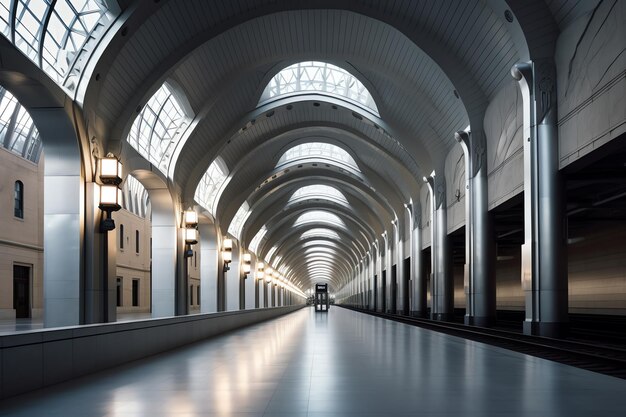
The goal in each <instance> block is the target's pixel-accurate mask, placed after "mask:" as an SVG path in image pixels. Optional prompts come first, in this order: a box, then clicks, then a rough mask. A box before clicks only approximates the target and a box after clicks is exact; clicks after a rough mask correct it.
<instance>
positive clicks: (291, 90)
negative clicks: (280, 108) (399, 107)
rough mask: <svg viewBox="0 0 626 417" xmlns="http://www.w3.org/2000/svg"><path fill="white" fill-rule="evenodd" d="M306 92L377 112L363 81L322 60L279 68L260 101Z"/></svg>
mask: <svg viewBox="0 0 626 417" xmlns="http://www.w3.org/2000/svg"><path fill="white" fill-rule="evenodd" d="M306 92H319V93H322V94H327V95H330V96H334V97H337V98H340V99H343V100H348V101H350V102H351V103H353V104H356V105H358V106H359V107H361V108H363V109H364V110H367V111H369V112H371V113H374V114H375V115H376V116H378V108H377V107H376V103H374V98H373V97H372V95H371V94H370V92H369V91H368V90H367V88H365V86H364V85H363V83H361V82H360V81H359V80H358V79H357V78H356V77H355V76H353V75H352V74H350V73H349V72H348V71H346V70H344V69H343V68H340V67H338V66H336V65H332V64H329V63H327V62H320V61H308V62H299V63H297V64H293V65H290V66H288V67H287V68H285V69H283V70H282V71H280V72H279V73H278V74H276V75H275V76H274V78H272V79H271V81H270V82H269V84H268V85H267V86H266V87H265V90H263V94H262V95H261V99H260V100H259V105H261V104H264V103H265V102H267V101H270V100H272V99H275V98H277V97H281V96H289V95H297V94H302V93H306Z"/></svg>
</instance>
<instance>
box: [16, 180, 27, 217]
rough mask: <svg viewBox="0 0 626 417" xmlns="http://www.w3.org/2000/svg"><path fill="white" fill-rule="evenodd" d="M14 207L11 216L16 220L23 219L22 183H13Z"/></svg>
mask: <svg viewBox="0 0 626 417" xmlns="http://www.w3.org/2000/svg"><path fill="white" fill-rule="evenodd" d="M14 196H15V206H14V210H13V215H14V216H15V217H17V218H20V219H23V218H24V183H22V181H15V192H14Z"/></svg>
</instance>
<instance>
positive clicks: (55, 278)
mask: <svg viewBox="0 0 626 417" xmlns="http://www.w3.org/2000/svg"><path fill="white" fill-rule="evenodd" d="M28 111H29V112H30V115H31V116H32V118H33V119H34V120H35V121H36V123H37V128H38V129H39V132H40V134H41V137H42V140H43V144H44V149H45V164H44V207H43V216H44V220H43V228H44V232H43V246H44V253H43V259H44V265H43V277H44V278H43V285H44V289H43V297H44V326H45V327H57V326H71V325H77V324H80V321H81V285H82V281H83V279H84V276H83V274H84V272H83V271H84V269H83V266H84V264H83V256H82V254H83V250H84V246H83V244H84V243H83V233H84V229H83V228H84V223H83V222H84V201H85V188H84V187H85V179H84V177H83V176H82V174H81V172H82V169H83V163H82V160H81V154H80V150H79V144H78V139H77V136H76V131H75V129H74V126H73V125H72V123H71V122H70V120H69V118H68V117H67V114H66V113H65V111H64V109H63V108H29V109H28Z"/></svg>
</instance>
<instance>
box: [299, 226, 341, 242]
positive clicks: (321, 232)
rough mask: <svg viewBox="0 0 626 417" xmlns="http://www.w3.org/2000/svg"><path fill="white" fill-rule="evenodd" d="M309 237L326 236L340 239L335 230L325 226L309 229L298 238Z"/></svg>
mask: <svg viewBox="0 0 626 417" xmlns="http://www.w3.org/2000/svg"><path fill="white" fill-rule="evenodd" d="M310 237H326V238H329V239H335V240H340V238H339V234H338V233H337V232H335V231H334V230H330V229H325V228H315V229H309V230H307V231H306V232H304V233H302V236H300V239H308V238H310Z"/></svg>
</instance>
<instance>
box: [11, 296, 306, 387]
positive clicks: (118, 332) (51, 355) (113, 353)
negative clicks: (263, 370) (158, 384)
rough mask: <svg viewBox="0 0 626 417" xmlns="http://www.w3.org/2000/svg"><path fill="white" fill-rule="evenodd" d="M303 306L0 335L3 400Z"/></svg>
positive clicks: (277, 315)
mask: <svg viewBox="0 0 626 417" xmlns="http://www.w3.org/2000/svg"><path fill="white" fill-rule="evenodd" d="M302 307H304V306H303V305H297V306H290V307H281V308H270V309H261V310H254V311H240V312H226V313H213V314H199V315H193V316H183V317H170V318H163V319H152V320H141V321H134V322H125V323H108V324H99V325H90V326H75V327H64V328H57V329H45V330H36V331H29V332H22V333H18V334H12V335H7V336H0V374H1V379H0V398H7V397H10V396H13V395H18V394H21V393H25V392H28V391H32V390H35V389H39V388H43V387H45V386H49V385H53V384H57V383H59V382H63V381H67V380H69V379H72V378H76V377H79V376H82V375H87V374H90V373H94V372H97V371H101V370H104V369H108V368H111V367H114V366H117V365H120V364H123V363H126V362H130V361H133V360H137V359H141V358H145V357H147V356H150V355H154V354H157V353H160V352H165V351H167V350H170V349H174V348H177V347H180V346H183V345H186V344H189V343H193V342H197V341H200V340H203V339H206V338H208V337H212V336H215V335H218V334H220V333H224V332H227V331H230V330H235V329H238V328H241V327H244V326H248V325H251V324H254V323H259V322H261V321H264V320H269V319H272V318H276V317H279V316H281V315H284V314H287V313H291V312H293V311H296V310H298V309H300V308H302Z"/></svg>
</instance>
